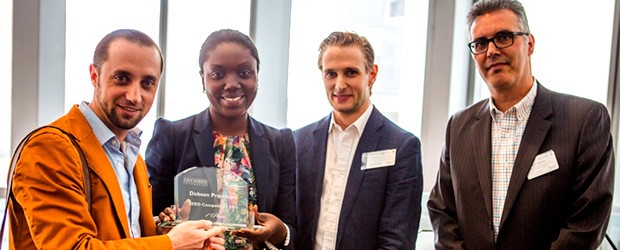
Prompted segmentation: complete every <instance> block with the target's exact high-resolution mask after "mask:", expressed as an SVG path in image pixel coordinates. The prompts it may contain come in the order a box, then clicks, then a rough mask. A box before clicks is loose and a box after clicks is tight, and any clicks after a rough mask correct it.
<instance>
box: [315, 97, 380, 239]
mask: <svg viewBox="0 0 620 250" xmlns="http://www.w3.org/2000/svg"><path fill="white" fill-rule="evenodd" d="M372 109H373V105H372V104H370V105H368V108H367V109H366V111H365V112H364V113H363V114H362V115H361V116H360V117H359V118H358V119H357V120H356V121H355V122H353V123H352V124H351V125H350V126H349V127H348V128H345V129H344V130H343V129H342V128H341V127H340V126H339V125H338V124H336V121H335V120H334V114H333V113H332V117H331V122H330V126H329V134H328V136H327V153H326V156H325V175H324V177H323V193H322V194H321V209H320V213H319V220H318V225H317V230H316V238H315V245H314V249H317V250H319V249H321V250H327V249H335V248H336V236H337V235H338V221H339V219H340V210H341V208H342V200H343V199H344V193H345V189H346V187H347V179H348V176H349V170H350V169H351V162H353V156H354V155H355V150H356V149H357V144H358V143H359V141H360V138H361V137H362V132H363V131H364V128H365V127H366V123H367V122H368V118H370V114H371V113H372Z"/></svg>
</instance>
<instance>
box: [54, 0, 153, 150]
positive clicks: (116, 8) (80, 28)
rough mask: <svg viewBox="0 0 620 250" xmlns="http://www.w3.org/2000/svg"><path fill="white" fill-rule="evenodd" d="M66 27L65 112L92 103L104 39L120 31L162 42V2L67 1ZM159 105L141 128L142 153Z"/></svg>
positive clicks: (141, 124)
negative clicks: (94, 69) (96, 59)
mask: <svg viewBox="0 0 620 250" xmlns="http://www.w3.org/2000/svg"><path fill="white" fill-rule="evenodd" d="M121 6H122V7H121ZM66 25H67V30H66V32H67V34H66V36H67V38H66V52H65V53H66V55H65V56H66V63H65V72H66V73H65V79H66V83H65V109H66V111H68V110H69V109H71V107H72V105H74V104H79V103H80V102H82V101H87V102H90V101H92V98H93V91H94V89H93V86H92V84H91V82H90V77H89V72H88V67H89V65H90V64H91V63H92V61H93V53H94V52H95V47H96V46H97V43H99V41H100V40H101V38H103V37H104V36H105V35H107V34H108V33H110V32H112V31H114V30H117V29H137V30H140V31H142V32H144V33H146V34H147V35H149V36H150V37H151V38H152V39H153V40H155V42H159V1H153V0H135V1H123V0H108V1H67V23H66ZM159 91H161V89H160V90H159ZM156 102H157V99H155V102H154V104H153V107H151V110H150V111H149V113H148V115H147V116H146V117H145V118H144V119H142V121H141V122H140V124H138V127H139V128H140V129H142V130H143V131H144V132H143V133H142V136H141V138H142V143H143V146H142V147H140V150H141V152H144V150H145V148H146V143H147V142H148V140H149V139H150V138H151V134H152V133H153V132H152V131H153V123H154V122H155V115H156V113H157V107H156V104H155V103H156Z"/></svg>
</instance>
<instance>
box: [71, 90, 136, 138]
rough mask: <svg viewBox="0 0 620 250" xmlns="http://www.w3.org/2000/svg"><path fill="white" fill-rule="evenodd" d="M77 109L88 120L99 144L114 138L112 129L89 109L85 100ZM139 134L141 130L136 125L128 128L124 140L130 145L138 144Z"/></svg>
mask: <svg viewBox="0 0 620 250" xmlns="http://www.w3.org/2000/svg"><path fill="white" fill-rule="evenodd" d="M79 109H80V111H81V112H82V114H83V115H84V118H86V121H88V124H89V125H90V127H91V128H92V129H93V132H94V133H95V136H97V140H99V143H100V144H101V145H104V144H105V143H106V142H108V141H110V140H112V139H116V135H114V133H112V130H110V128H108V126H106V125H105V124H104V123H103V121H101V119H99V117H98V116H97V115H96V114H95V112H93V110H92V109H90V107H89V106H88V103H87V102H85V101H83V102H82V103H80V105H79ZM141 135H142V130H140V129H139V128H137V127H136V128H132V129H130V130H129V133H127V136H126V137H125V141H126V142H128V143H129V144H131V145H137V146H140V143H141V141H140V136H141Z"/></svg>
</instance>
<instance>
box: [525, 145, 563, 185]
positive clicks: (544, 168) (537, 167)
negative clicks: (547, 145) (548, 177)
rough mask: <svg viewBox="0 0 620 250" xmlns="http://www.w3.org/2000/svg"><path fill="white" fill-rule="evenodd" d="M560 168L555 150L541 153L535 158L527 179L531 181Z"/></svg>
mask: <svg viewBox="0 0 620 250" xmlns="http://www.w3.org/2000/svg"><path fill="white" fill-rule="evenodd" d="M558 168H560V165H559V164H558V160H557V159H556V158H555V153H554V152H553V150H549V151H547V152H544V153H541V154H539V155H537V156H536V158H534V163H532V167H531V168H530V172H529V173H527V179H528V180H531V179H534V178H536V177H538V176H541V175H544V174H546V173H549V172H552V171H554V170H557V169H558Z"/></svg>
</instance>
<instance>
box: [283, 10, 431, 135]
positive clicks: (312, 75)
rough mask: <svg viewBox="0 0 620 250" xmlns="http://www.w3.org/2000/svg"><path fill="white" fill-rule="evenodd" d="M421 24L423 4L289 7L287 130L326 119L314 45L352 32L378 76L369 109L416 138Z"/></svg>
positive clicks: (423, 23)
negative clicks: (367, 47) (369, 50)
mask: <svg viewBox="0 0 620 250" xmlns="http://www.w3.org/2000/svg"><path fill="white" fill-rule="evenodd" d="M325 6H329V8H325ZM352 6H354V8H353V7H352ZM347 10H348V11H347ZM427 19H428V1H427V0H424V1H417V0H383V1H376V0H363V1H358V0H343V1H331V0H317V1H295V2H293V3H292V10H291V41H290V49H289V51H290V58H289V79H288V82H289V85H288V100H289V102H288V107H289V109H288V110H289V111H288V114H287V117H288V124H287V125H288V126H289V127H291V128H293V129H295V128H299V127H302V126H304V125H306V124H309V123H311V122H315V121H317V120H319V119H320V118H322V117H324V116H326V115H327V114H329V112H330V111H331V106H330V105H329V103H328V101H327V100H326V95H325V90H324V87H323V81H322V78H321V72H320V71H319V70H318V66H317V60H318V48H319V44H320V43H321V42H322V40H323V39H324V38H325V37H327V36H328V35H329V34H330V33H331V32H332V31H354V32H356V33H358V34H360V35H362V36H365V37H367V38H368V39H369V40H370V43H371V44H372V45H373V48H374V50H375V63H376V64H377V65H378V66H379V74H378V77H377V81H376V82H375V84H374V86H373V91H372V96H371V100H372V103H373V104H374V105H375V106H376V107H377V108H378V109H379V110H380V111H381V112H382V113H383V114H384V115H386V116H387V117H389V118H390V119H391V120H392V121H394V122H396V123H398V124H399V125H400V126H401V127H403V128H404V129H406V130H409V131H411V132H413V133H415V134H418V135H419V134H420V126H421V118H422V94H423V88H424V68H425V66H424V63H425V59H426V26H427V23H428V20H427Z"/></svg>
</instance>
